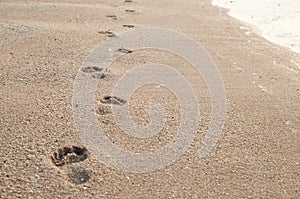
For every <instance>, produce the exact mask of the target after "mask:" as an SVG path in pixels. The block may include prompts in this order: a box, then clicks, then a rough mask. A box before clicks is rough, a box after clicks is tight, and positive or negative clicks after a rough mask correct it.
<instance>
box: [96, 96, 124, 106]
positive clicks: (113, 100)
mask: <svg viewBox="0 0 300 199" xmlns="http://www.w3.org/2000/svg"><path fill="white" fill-rule="evenodd" d="M100 102H101V103H103V104H113V105H123V104H125V103H126V101H125V100H123V99H121V98H119V97H116V96H105V97H104V98H103V99H101V100H100Z"/></svg>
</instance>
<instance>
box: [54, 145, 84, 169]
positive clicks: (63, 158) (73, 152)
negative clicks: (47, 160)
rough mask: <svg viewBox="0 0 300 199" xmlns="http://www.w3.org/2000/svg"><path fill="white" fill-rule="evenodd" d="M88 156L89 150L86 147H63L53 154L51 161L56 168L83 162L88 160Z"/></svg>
mask: <svg viewBox="0 0 300 199" xmlns="http://www.w3.org/2000/svg"><path fill="white" fill-rule="evenodd" d="M88 154H89V153H88V150H87V149H86V148H85V147H77V146H72V147H63V148H59V149H58V150H57V152H54V153H53V155H52V156H51V160H52V162H53V163H54V164H55V166H62V165H64V164H70V163H74V162H82V161H84V160H85V159H87V157H88Z"/></svg>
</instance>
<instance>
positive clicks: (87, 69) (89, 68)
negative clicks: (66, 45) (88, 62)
mask: <svg viewBox="0 0 300 199" xmlns="http://www.w3.org/2000/svg"><path fill="white" fill-rule="evenodd" d="M102 70H103V69H102V68H98V67H96V66H87V67H83V68H82V69H81V71H82V72H84V73H94V72H101V71H102Z"/></svg>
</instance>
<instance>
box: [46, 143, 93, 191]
mask: <svg viewBox="0 0 300 199" xmlns="http://www.w3.org/2000/svg"><path fill="white" fill-rule="evenodd" d="M88 155H89V152H88V150H87V149H86V148H85V147H77V146H71V147H63V148H59V149H58V150H57V152H54V153H53V155H52V156H51V160H52V162H53V164H54V165H55V166H57V167H58V168H59V170H60V171H61V172H62V173H63V174H64V175H65V176H66V177H67V178H68V181H70V182H71V183H73V184H76V185H78V184H83V183H86V182H87V181H88V180H89V179H90V177H91V175H92V172H91V171H88V170H86V169H85V168H83V167H74V166H73V165H72V163H79V162H82V161H84V160H85V159H87V158H88Z"/></svg>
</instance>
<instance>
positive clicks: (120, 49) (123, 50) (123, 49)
mask: <svg viewBox="0 0 300 199" xmlns="http://www.w3.org/2000/svg"><path fill="white" fill-rule="evenodd" d="M117 51H118V52H121V53H125V54H129V53H132V52H133V51H132V50H128V49H125V48H123V47H122V48H119V49H118V50H117Z"/></svg>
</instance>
